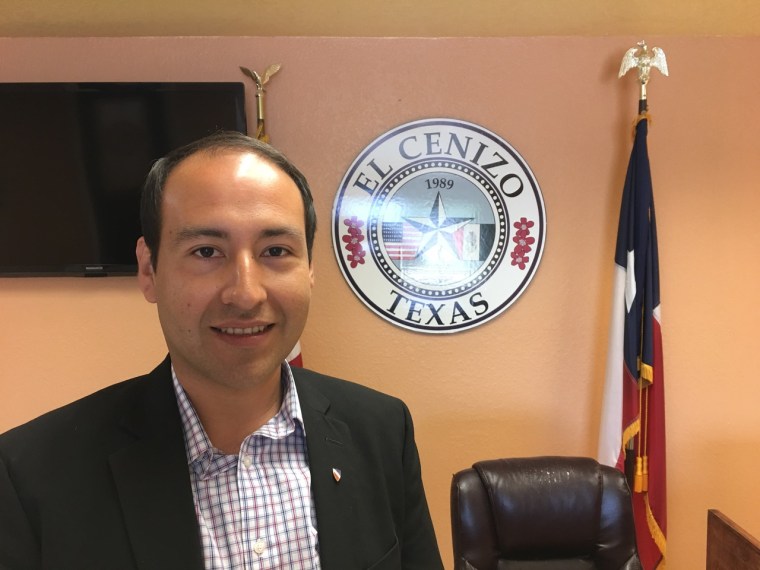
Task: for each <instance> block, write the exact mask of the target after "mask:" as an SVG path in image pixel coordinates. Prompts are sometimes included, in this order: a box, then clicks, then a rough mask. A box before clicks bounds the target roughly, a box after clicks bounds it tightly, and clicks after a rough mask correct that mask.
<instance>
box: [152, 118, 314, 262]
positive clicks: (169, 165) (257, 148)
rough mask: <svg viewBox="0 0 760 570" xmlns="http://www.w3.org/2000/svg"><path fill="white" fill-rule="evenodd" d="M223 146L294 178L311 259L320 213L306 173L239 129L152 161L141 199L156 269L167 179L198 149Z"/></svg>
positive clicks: (197, 151)
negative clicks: (315, 209)
mask: <svg viewBox="0 0 760 570" xmlns="http://www.w3.org/2000/svg"><path fill="white" fill-rule="evenodd" d="M224 150H239V151H244V152H249V153H251V154H254V155H256V156H258V157H260V158H263V159H265V160H267V161H269V162H270V163H271V164H273V165H274V166H276V167H278V168H279V169H280V170H282V171H283V172H284V173H285V174H287V175H288V176H289V177H290V178H291V179H292V180H293V182H295V184H296V186H297V187H298V190H299V191H300V192H301V199H302V200H303V207H304V208H303V209H304V226H305V228H306V248H307V252H308V255H309V261H311V250H312V246H313V245H314V233H315V232H316V230H317V214H316V212H315V211H314V200H313V198H312V196H311V190H310V189H309V183H308V182H307V181H306V177H304V175H303V174H301V172H300V171H299V170H298V168H296V167H295V165H294V164H293V163H291V162H290V161H289V160H288V159H287V158H286V157H285V155H283V154H282V153H281V152H280V151H278V150H276V149H275V148H273V147H271V146H269V145H268V144H266V143H263V142H261V141H259V140H257V139H254V138H251V137H249V136H247V135H244V134H242V133H239V132H236V131H219V132H217V133H214V134H213V135H209V136H207V137H205V138H202V139H199V140H197V141H194V142H191V143H190V144H187V145H185V146H182V147H180V148H178V149H176V150H173V151H171V152H170V153H169V154H167V155H166V156H165V157H163V158H160V159H159V160H157V161H156V162H155V163H154V164H153V167H152V168H151V169H150V172H149V173H148V176H147V177H146V179H145V184H144V185H143V189H142V196H141V199H140V222H141V223H142V232H143V237H144V238H145V243H146V245H147V246H148V249H150V252H151V263H152V264H153V269H155V268H156V266H157V264H158V246H159V244H160V241H161V205H162V202H163V194H164V186H165V185H166V180H167V179H168V178H169V175H170V174H171V173H172V172H173V170H174V169H175V168H176V167H177V166H178V165H179V164H180V163H181V162H182V161H183V160H185V159H186V158H189V157H190V156H192V155H194V154H197V153H199V152H215V151H224Z"/></svg>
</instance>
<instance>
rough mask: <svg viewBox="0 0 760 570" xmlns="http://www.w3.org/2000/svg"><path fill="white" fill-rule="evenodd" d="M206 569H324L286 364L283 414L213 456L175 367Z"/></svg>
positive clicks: (298, 409) (300, 423)
mask: <svg viewBox="0 0 760 570" xmlns="http://www.w3.org/2000/svg"><path fill="white" fill-rule="evenodd" d="M172 378H173V380H174V390H175V393H176V396H177V403H178V404H179V410H180V415H181V417H182V427H183V429H184V434H185V449H186V451H187V458H188V465H189V468H190V481H191V484H192V489H193V500H194V502H195V513H196V516H197V518H198V525H199V527H200V535H201V542H202V545H203V556H204V559H205V562H206V569H207V570H249V569H250V570H270V569H280V568H283V569H284V568H287V569H292V570H319V568H320V563H319V554H318V542H317V522H316V516H315V513H314V502H313V499H312V496H311V473H310V472H309V464H308V458H307V454H306V433H305V430H304V426H303V416H302V415H301V406H300V403H299V401H298V394H297V393H296V389H295V383H294V381H293V376H292V374H291V373H290V368H289V367H288V365H287V364H283V371H282V383H283V387H284V395H283V401H282V406H281V408H280V411H279V412H278V413H277V414H276V415H275V416H274V417H273V418H272V419H270V420H269V421H268V422H267V423H266V424H264V425H263V426H261V427H260V428H259V429H258V430H256V431H255V432H254V433H252V434H251V435H249V436H248V437H246V438H245V440H243V443H242V444H241V446H240V453H239V454H238V455H225V454H224V453H222V452H221V451H220V450H218V449H215V448H214V447H213V446H212V445H211V442H210V440H209V438H208V435H207V434H206V431H205V430H204V429H203V425H202V424H201V422H200V419H199V418H198V415H197V413H196V412H195V409H194V408H193V405H192V403H191V402H190V399H189V398H188V396H187V394H186V393H185V390H184V389H183V388H182V385H181V384H180V382H179V380H178V379H177V376H176V374H175V372H174V369H173V368H172Z"/></svg>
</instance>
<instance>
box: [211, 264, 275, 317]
mask: <svg viewBox="0 0 760 570" xmlns="http://www.w3.org/2000/svg"><path fill="white" fill-rule="evenodd" d="M266 298H267V292H266V288H265V287H264V283H263V272H262V270H261V267H259V265H258V264H257V263H256V261H255V260H254V259H253V257H252V256H250V255H245V254H242V255H240V256H239V257H238V259H236V260H235V261H234V262H233V263H231V264H230V268H229V271H228V275H227V280H226V283H225V286H224V289H223V291H222V302H223V303H224V304H226V305H234V306H235V307H237V308H240V309H243V310H249V309H253V308H255V307H256V306H257V305H259V304H261V303H262V302H264V301H265V300H266Z"/></svg>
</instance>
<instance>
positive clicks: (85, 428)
mask: <svg viewBox="0 0 760 570" xmlns="http://www.w3.org/2000/svg"><path fill="white" fill-rule="evenodd" d="M157 370H158V369H157ZM155 373H156V370H154V371H153V372H151V373H150V374H145V375H142V376H137V377H134V378H130V379H128V380H123V381H120V382H117V383H115V384H112V385H110V386H106V387H104V388H102V389H100V390H98V391H96V392H93V393H92V394H89V395H87V396H84V397H82V398H80V399H78V400H75V401H74V402H71V403H69V404H66V405H64V406H61V407H59V408H57V409H55V410H52V411H49V412H47V413H45V414H42V415H41V416H39V417H37V418H35V419H32V420H30V421H28V422H26V423H24V424H22V425H20V426H18V427H15V428H12V429H11V430H9V431H7V432H5V433H3V434H0V448H11V447H13V446H19V445H23V446H28V445H30V444H34V443H40V444H42V443H43V442H48V443H51V442H52V443H54V442H55V440H56V439H57V438H59V437H61V438H65V437H67V436H71V434H74V433H78V434H79V435H80V436H81V435H84V434H86V433H88V432H92V433H96V432H97V431H98V430H101V429H103V428H104V427H105V426H108V425H113V424H114V423H117V422H119V421H120V419H121V417H122V416H123V414H124V411H125V410H128V409H130V408H132V407H133V404H134V403H135V402H137V401H138V400H140V399H142V398H144V396H145V390H146V389H147V388H148V379H149V378H150V377H151V376H152V375H154V374H155Z"/></svg>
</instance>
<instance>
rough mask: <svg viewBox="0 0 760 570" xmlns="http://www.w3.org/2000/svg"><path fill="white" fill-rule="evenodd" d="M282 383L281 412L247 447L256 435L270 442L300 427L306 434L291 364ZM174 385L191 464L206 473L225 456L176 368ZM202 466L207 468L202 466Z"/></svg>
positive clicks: (173, 379) (283, 369)
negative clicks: (216, 446)
mask: <svg viewBox="0 0 760 570" xmlns="http://www.w3.org/2000/svg"><path fill="white" fill-rule="evenodd" d="M280 382H281V383H282V387H283V398H282V404H281V406H280V409H279V411H278V412H277V413H276V414H275V415H274V417H272V418H271V419H270V420H269V421H268V422H267V423H265V424H264V425H263V426H261V427H260V428H259V429H257V430H256V431H255V432H253V433H252V434H250V435H249V436H248V437H247V438H246V439H245V440H244V442H243V446H245V445H246V443H247V442H248V440H249V439H250V438H251V437H252V436H254V435H260V436H262V437H268V438H270V439H281V438H284V437H287V436H288V435H290V434H292V433H293V432H294V431H295V430H296V427H298V428H299V429H300V431H301V433H303V434H305V429H304V424H303V414H302V413H301V403H300V401H299V399H298V392H297V391H296V384H295V380H293V372H292V371H291V370H290V365H289V364H288V363H287V362H283V363H282V368H281V375H280ZM172 383H173V385H174V394H175V396H176V398H177V405H178V406H179V414H180V418H181V420H182V431H183V433H184V436H185V451H186V453H187V462H188V464H189V465H191V466H193V465H194V464H195V467H200V468H201V471H206V470H207V469H208V467H209V464H210V463H211V462H212V460H213V459H214V457H215V456H217V457H219V456H223V455H224V454H223V453H222V452H221V451H219V450H218V449H216V448H214V446H213V445H212V444H211V440H210V439H209V438H208V435H207V434H206V430H205V429H204V428H203V424H202V423H201V420H200V418H199V417H198V414H197V412H196V411H195V408H194V407H193V404H192V402H191V401H190V398H189V397H188V395H187V393H186V392H185V389H184V388H183V387H182V384H181V383H180V381H179V379H178V378H177V374H176V372H175V371H174V366H172ZM241 447H242V446H241ZM200 464H205V465H203V466H202V465H200Z"/></svg>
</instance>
